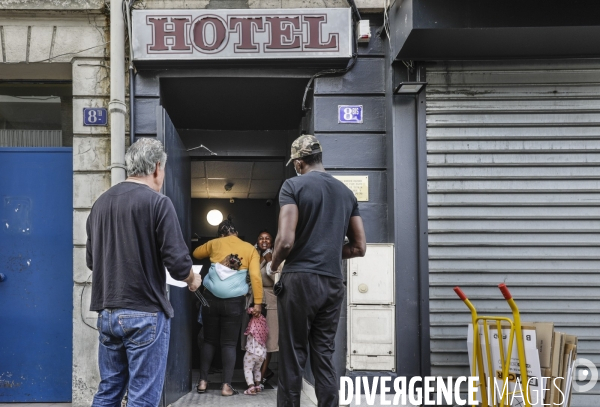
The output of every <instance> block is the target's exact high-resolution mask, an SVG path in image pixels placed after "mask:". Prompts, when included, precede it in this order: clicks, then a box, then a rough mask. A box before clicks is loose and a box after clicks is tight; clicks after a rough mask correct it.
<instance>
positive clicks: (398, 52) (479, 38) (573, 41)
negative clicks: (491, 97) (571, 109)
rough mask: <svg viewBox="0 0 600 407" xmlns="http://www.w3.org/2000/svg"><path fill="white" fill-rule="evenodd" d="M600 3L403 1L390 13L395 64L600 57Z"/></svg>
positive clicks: (585, 0)
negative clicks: (501, 58)
mask: <svg viewBox="0 0 600 407" xmlns="http://www.w3.org/2000/svg"><path fill="white" fill-rule="evenodd" d="M599 13H600V3H598V2H596V1H590V0H581V1H576V0H575V1H571V2H569V3H568V5H566V4H565V3H564V2H562V1H558V0H550V1H546V2H544V3H543V5H540V3H539V2H538V1H533V0H522V1H521V0H519V1H518V0H512V1H508V2H506V1H505V2H495V3H494V2H481V1H476V0H467V1H465V0H427V1H425V0H404V1H401V2H398V1H397V2H396V3H394V5H393V6H392V8H391V10H390V19H391V24H390V25H391V27H392V29H393V30H394V32H393V33H392V34H391V35H392V37H393V40H394V41H393V55H394V56H395V59H396V60H406V59H413V60H432V59H451V58H452V59H480V58H490V57H496V58H498V57H507V58H523V57H526V58H535V57H540V58H541V57H597V56H598V49H599V47H600V20H598V18H597V16H598V14H599Z"/></svg>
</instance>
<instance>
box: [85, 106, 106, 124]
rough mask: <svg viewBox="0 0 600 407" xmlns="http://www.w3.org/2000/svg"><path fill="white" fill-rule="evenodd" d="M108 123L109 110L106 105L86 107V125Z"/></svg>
mask: <svg viewBox="0 0 600 407" xmlns="http://www.w3.org/2000/svg"><path fill="white" fill-rule="evenodd" d="M107 124H108V111H107V110H106V108H105V107H84V108H83V125H84V126H106V125H107Z"/></svg>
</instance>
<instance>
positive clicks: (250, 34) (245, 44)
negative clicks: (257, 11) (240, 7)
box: [229, 17, 263, 51]
mask: <svg viewBox="0 0 600 407" xmlns="http://www.w3.org/2000/svg"><path fill="white" fill-rule="evenodd" d="M236 26H239V27H240V28H239V30H238V29H237V28H236ZM254 27H256V30H259V31H263V19H262V17H253V18H250V17H248V18H244V17H232V18H231V19H230V20H229V28H230V29H231V30H238V32H239V34H240V42H238V43H237V44H235V50H236V51H239V50H246V51H258V45H256V44H255V43H254V32H255V29H254Z"/></svg>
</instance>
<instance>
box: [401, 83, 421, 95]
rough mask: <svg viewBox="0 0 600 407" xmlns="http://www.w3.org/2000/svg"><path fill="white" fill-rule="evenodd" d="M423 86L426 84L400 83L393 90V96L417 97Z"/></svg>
mask: <svg viewBox="0 0 600 407" xmlns="http://www.w3.org/2000/svg"><path fill="white" fill-rule="evenodd" d="M425 85H427V82H400V83H399V84H398V86H396V87H395V88H394V95H418V94H419V93H421V91H422V90H423V89H424V88H425Z"/></svg>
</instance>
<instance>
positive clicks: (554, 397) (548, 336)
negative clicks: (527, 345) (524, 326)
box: [533, 322, 577, 407]
mask: <svg viewBox="0 0 600 407" xmlns="http://www.w3.org/2000/svg"><path fill="white" fill-rule="evenodd" d="M533 325H534V326H535V327H536V331H537V338H538V351H539V353H540V366H541V368H542V375H543V376H545V377H549V378H550V379H548V380H547V382H546V395H545V398H544V404H546V405H550V406H553V407H555V406H556V407H559V406H561V407H569V406H570V404H571V394H572V392H571V388H572V385H573V375H574V373H575V372H574V369H573V368H574V363H575V359H577V337H576V336H574V335H567V334H565V333H563V332H559V331H555V330H554V324H552V323H550V322H544V323H541V322H540V323H535V324H533ZM559 389H560V391H559Z"/></svg>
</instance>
